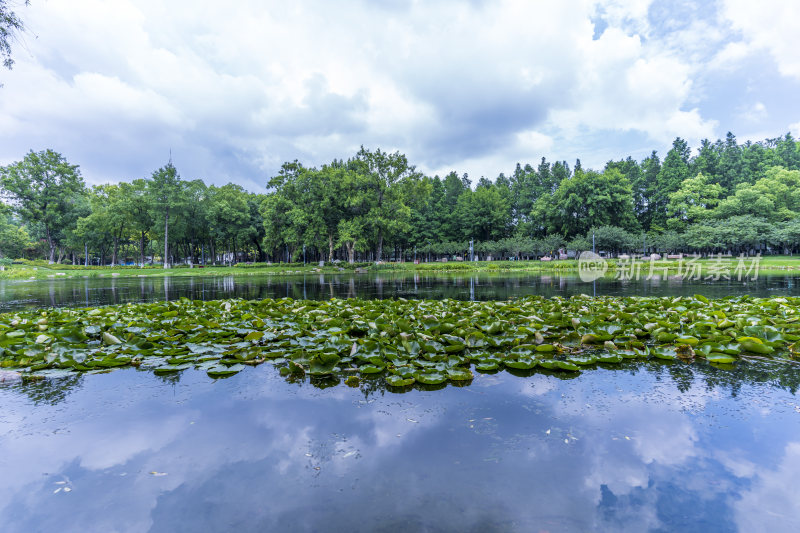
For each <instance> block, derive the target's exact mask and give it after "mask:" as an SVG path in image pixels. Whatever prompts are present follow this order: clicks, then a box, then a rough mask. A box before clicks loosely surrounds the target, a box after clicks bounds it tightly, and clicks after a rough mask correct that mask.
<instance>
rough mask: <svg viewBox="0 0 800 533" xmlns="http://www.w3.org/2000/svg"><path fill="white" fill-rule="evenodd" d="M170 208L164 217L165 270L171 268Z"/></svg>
mask: <svg viewBox="0 0 800 533" xmlns="http://www.w3.org/2000/svg"><path fill="white" fill-rule="evenodd" d="M168 253H169V207H167V213H166V215H165V216H164V268H169V256H168V255H167V254H168Z"/></svg>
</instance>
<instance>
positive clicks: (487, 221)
mask: <svg viewBox="0 0 800 533" xmlns="http://www.w3.org/2000/svg"><path fill="white" fill-rule="evenodd" d="M456 209H457V212H458V216H459V218H460V220H461V227H462V228H463V229H464V231H465V234H464V236H465V237H470V238H473V239H478V240H482V241H485V240H497V239H502V238H503V237H505V236H506V234H507V232H508V227H509V226H510V224H511V209H510V207H509V205H508V202H507V201H506V200H505V199H504V198H503V197H502V196H501V195H500V192H499V191H498V190H497V188H496V187H495V186H494V185H493V184H492V183H491V182H489V184H488V185H486V184H484V185H483V186H480V187H478V188H477V189H475V191H471V190H469V189H467V190H466V191H465V192H464V194H462V195H461V196H460V197H459V199H458V204H457V205H456Z"/></svg>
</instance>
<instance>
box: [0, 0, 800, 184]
mask: <svg viewBox="0 0 800 533" xmlns="http://www.w3.org/2000/svg"><path fill="white" fill-rule="evenodd" d="M19 14H20V15H21V16H22V17H23V19H24V20H25V22H26V24H27V26H28V32H27V33H26V34H25V35H23V36H22V38H21V40H20V42H19V43H18V44H17V46H16V48H15V59H16V62H17V63H16V65H15V68H14V70H12V71H2V72H0V83H3V84H4V85H5V87H3V88H2V89H0V164H6V163H9V162H12V161H16V160H19V159H21V158H22V157H24V155H25V153H26V152H27V151H28V150H30V149H33V150H41V149H44V148H53V149H55V150H57V151H60V152H61V153H63V154H64V155H65V156H66V157H67V158H68V159H69V160H70V161H71V162H72V163H75V164H78V165H80V166H81V169H82V172H83V175H84V177H85V178H86V180H87V182H89V183H92V184H95V183H103V182H109V181H119V180H122V179H131V178H138V177H145V176H148V175H149V174H150V173H151V172H152V171H153V170H154V169H156V168H158V167H159V166H161V165H163V164H164V163H165V162H166V161H167V159H168V157H169V152H170V150H172V154H173V159H174V161H175V164H176V166H177V167H178V170H179V171H180V173H181V175H182V176H183V177H184V178H187V179H195V178H202V179H204V180H206V182H207V183H217V184H223V183H226V182H228V181H233V182H236V183H239V184H241V185H243V186H245V187H246V188H248V189H250V190H253V191H263V190H264V186H265V183H266V182H267V180H268V178H269V177H270V176H271V175H273V174H274V173H275V172H276V171H277V169H278V168H279V167H280V165H281V163H282V162H284V161H290V160H294V159H299V160H301V161H303V162H304V163H307V164H309V165H317V164H321V163H324V162H328V161H330V160H331V159H332V158H347V157H349V156H351V155H353V154H354V153H355V152H356V151H357V150H358V147H359V146H360V145H364V146H366V147H369V148H377V147H380V148H382V149H384V150H400V151H402V152H404V153H405V154H406V155H408V157H409V159H410V161H411V162H412V163H413V164H416V165H417V166H418V168H419V169H421V170H423V171H424V172H427V173H431V174H433V173H439V174H444V173H447V172H449V171H450V170H456V171H458V172H459V173H463V172H467V173H469V175H470V177H471V178H472V179H473V180H477V179H478V178H479V177H480V176H486V177H489V178H492V179H493V178H494V177H496V176H497V174H498V173H499V172H509V171H511V170H513V168H514V165H515V164H516V162H518V161H519V162H522V163H526V162H530V163H533V164H535V163H537V162H538V161H539V159H540V158H541V157H542V156H546V157H547V158H548V159H549V160H556V159H566V160H568V161H569V162H570V164H572V163H574V160H575V158H577V157H579V158H581V161H582V163H583V166H584V167H594V168H601V167H602V166H603V164H604V163H605V161H607V160H609V159H612V158H619V157H624V156H627V155H633V156H634V157H636V158H639V159H641V158H642V157H644V156H646V155H647V154H649V153H650V151H651V150H658V151H659V153H661V154H662V155H663V154H664V153H666V151H667V150H668V149H669V146H670V144H671V142H672V140H673V139H674V138H675V137H676V136H681V137H683V138H686V139H687V140H689V142H690V144H691V145H692V146H693V147H696V146H697V145H698V143H699V140H700V139H702V138H705V137H708V138H711V139H712V140H713V139H716V138H718V137H724V136H725V133H726V132H727V131H732V132H733V133H734V134H736V136H737V138H738V139H739V140H740V141H744V140H747V139H751V140H760V139H763V138H765V137H776V136H779V135H782V134H784V133H786V132H787V131H791V132H792V133H794V134H795V135H797V134H798V133H800V99H798V98H797V97H796V95H797V94H800V92H799V91H798V90H799V89H800V54H798V53H797V50H800V31H797V30H798V26H800V2H795V1H793V0H786V1H777V0H776V1H769V2H765V3H760V4H759V3H756V2H752V1H744V0H719V1H709V2H682V1H666V0H653V1H649V0H630V1H619V0H609V1H588V0H586V1H564V2H527V1H519V2H514V1H507V2H491V1H488V0H486V1H484V0H474V1H471V2H456V1H447V0H442V1H438V2H422V1H414V0H384V1H380V2H375V1H367V0H363V1H352V2H335V3H334V2H327V1H324V0H319V1H305V0H303V1H296V2H290V3H289V2H260V1H255V0H252V1H248V0H242V1H238V2H235V3H232V4H224V3H221V2H202V1H191V2H190V1H184V0H172V1H170V2H166V1H160V2H159V1H151V0H46V1H45V0H33V2H32V5H31V6H30V7H20V8H19Z"/></svg>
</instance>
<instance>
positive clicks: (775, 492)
mask: <svg viewBox="0 0 800 533" xmlns="http://www.w3.org/2000/svg"><path fill="white" fill-rule="evenodd" d="M784 452H785V453H784V457H783V459H782V461H781V463H780V464H779V465H778V466H777V468H776V469H775V470H768V471H766V472H761V473H760V475H759V476H758V478H757V479H756V481H755V482H754V483H753V488H752V489H750V490H749V491H747V492H745V493H744V494H743V495H742V497H741V499H739V500H738V501H737V502H736V504H735V518H736V523H737V525H738V526H739V529H740V530H741V531H770V532H782V531H787V532H788V531H797V530H798V529H800V516H798V514H797V512H796V511H797V502H798V501H800V485H798V484H797V478H798V476H800V442H791V443H789V444H788V445H787V446H786V449H785V451H784Z"/></svg>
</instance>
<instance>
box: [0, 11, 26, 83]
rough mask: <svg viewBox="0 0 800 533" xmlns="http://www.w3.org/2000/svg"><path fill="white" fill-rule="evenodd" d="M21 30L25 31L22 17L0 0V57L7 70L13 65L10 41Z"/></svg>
mask: <svg viewBox="0 0 800 533" xmlns="http://www.w3.org/2000/svg"><path fill="white" fill-rule="evenodd" d="M24 4H25V5H26V6H27V5H30V1H29V0H25V2H24ZM23 31H25V25H24V24H23V23H22V19H21V18H19V15H17V14H16V13H15V12H14V11H12V10H11V7H9V5H8V1H7V0H0V57H2V58H3V66H4V67H6V68H7V69H9V70H11V68H12V67H13V66H14V60H13V59H12V58H11V43H12V42H13V41H14V39H15V38H16V35H17V34H19V33H21V32H23ZM0 87H2V85H0Z"/></svg>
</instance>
